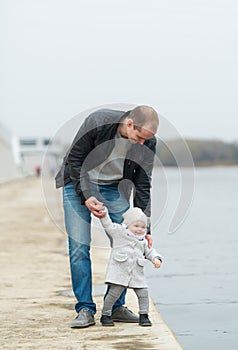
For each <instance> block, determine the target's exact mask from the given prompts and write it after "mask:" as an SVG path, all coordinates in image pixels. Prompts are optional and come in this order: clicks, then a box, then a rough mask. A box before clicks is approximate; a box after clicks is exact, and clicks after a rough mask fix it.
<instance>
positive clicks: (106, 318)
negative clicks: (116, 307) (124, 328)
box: [100, 315, 114, 326]
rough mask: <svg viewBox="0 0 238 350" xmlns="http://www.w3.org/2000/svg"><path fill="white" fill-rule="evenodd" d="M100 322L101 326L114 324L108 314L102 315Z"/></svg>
mask: <svg viewBox="0 0 238 350" xmlns="http://www.w3.org/2000/svg"><path fill="white" fill-rule="evenodd" d="M100 322H101V324H102V326H114V322H113V320H112V319H111V316H108V315H102V316H101V318H100Z"/></svg>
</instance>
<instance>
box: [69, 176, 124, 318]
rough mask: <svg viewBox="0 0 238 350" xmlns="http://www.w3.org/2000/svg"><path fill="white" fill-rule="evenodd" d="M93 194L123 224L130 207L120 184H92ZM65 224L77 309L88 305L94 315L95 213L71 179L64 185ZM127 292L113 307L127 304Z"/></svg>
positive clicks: (115, 219)
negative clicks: (124, 215)
mask: <svg viewBox="0 0 238 350" xmlns="http://www.w3.org/2000/svg"><path fill="white" fill-rule="evenodd" d="M90 189H91V193H92V195H93V196H94V197H96V198H97V199H98V200H99V201H101V202H103V203H104V204H105V206H107V208H108V212H109V215H110V217H111V219H112V221H113V222H117V223H121V222H122V214H123V213H124V212H125V211H126V210H127V209H128V208H129V203H128V201H127V200H126V199H125V198H123V197H122V196H121V195H120V193H119V191H118V186H117V185H108V186H98V185H95V184H90ZM63 206H64V216H65V227H66V231H67V233H68V240H69V258H70V271H71V279H72V288H73V292H74V294H75V297H76V299H77V303H76V305H75V310H76V312H77V313H78V312H79V311H80V310H81V309H82V308H87V309H88V310H89V311H90V312H91V313H92V314H93V315H94V314H95V313H96V304H95V303H94V302H93V299H92V270H91V259H90V242H91V212H90V211H89V210H88V208H87V207H86V206H85V205H82V204H81V198H80V197H79V196H78V195H77V193H76V192H75V190H74V186H73V183H72V182H70V183H68V184H67V185H65V186H64V188H63ZM125 294H126V290H125V292H123V293H122V295H121V296H120V298H119V299H118V300H117V301H116V303H115V304H114V306H113V310H114V309H116V308H117V307H119V306H121V305H123V304H125Z"/></svg>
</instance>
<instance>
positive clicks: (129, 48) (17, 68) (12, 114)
mask: <svg viewBox="0 0 238 350" xmlns="http://www.w3.org/2000/svg"><path fill="white" fill-rule="evenodd" d="M237 18H238V2H237V1H236V0H180V1H178V0H167V1H162V0H146V1H141V0H120V1H117V0H100V1H98V0H86V1H82V0H67V1H62V0H38V1H37V0H20V1H19V0H0V50H1V55H0V74H1V79H0V94H1V102H0V121H1V122H2V123H4V125H5V126H6V127H7V128H8V129H10V131H11V132H12V133H13V134H14V135H16V136H21V137H23V136H47V137H48V136H50V137H51V136H54V135H55V133H56V132H57V131H58V130H59V129H61V128H63V126H64V124H65V123H67V121H69V120H70V119H71V118H72V117H74V116H76V115H78V114H79V113H81V112H82V111H85V110H88V109H91V108H95V107H100V106H105V105H108V104H120V103H122V104H133V105H140V104H146V105H150V106H152V107H154V108H155V109H156V110H157V111H158V113H159V114H160V115H161V116H163V118H164V119H165V120H168V122H169V123H171V124H172V125H173V126H174V128H176V130H178V132H179V133H180V134H181V135H182V136H183V137H185V138H200V139H207V138H210V139H221V140H225V141H228V142H230V141H234V140H236V141H237V140H238V98H237V92H238V65H237V62H238V21H237Z"/></svg>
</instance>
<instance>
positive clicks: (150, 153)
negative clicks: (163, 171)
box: [56, 106, 159, 328]
mask: <svg viewBox="0 0 238 350" xmlns="http://www.w3.org/2000/svg"><path fill="white" fill-rule="evenodd" d="M158 125H159V119H158V114H157V112H156V111H155V110H154V109H153V108H152V107H149V106H138V107H135V108H134V109H133V110H131V111H127V112H123V111H117V110H110V109H101V110H98V111H96V112H94V113H92V114H90V115H89V116H88V117H87V118H86V119H85V121H84V122H83V124H82V126H81V127H80V129H79V131H78V133H77V135H76V137H75V139H74V141H73V143H72V145H71V147H70V149H69V151H68V153H67V155H66V156H65V158H64V161H63V165H62V167H61V169H60V171H59V172H58V174H57V176H56V187H57V188H59V187H63V206H64V214H65V226H66V231H67V233H68V237H69V256H70V269H71V278H72V287H73V291H74V294H75V296H76V299H77V303H76V305H75V310H76V312H77V313H78V315H77V317H76V318H75V320H73V321H72V323H71V327H72V328H84V327H88V326H91V325H94V324H95V321H94V314H95V313H96V305H95V303H94V302H93V299H92V273H91V260H90V241H91V227H90V225H91V214H93V215H95V216H96V217H98V218H101V217H102V216H103V214H102V213H100V211H101V210H102V209H103V208H104V205H106V206H107V208H108V212H109V215H110V217H111V219H112V220H113V221H114V222H117V223H121V222H122V214H123V213H124V212H125V211H126V210H127V209H128V208H129V201H130V197H131V194H132V193H133V196H134V198H133V205H134V206H136V207H139V208H141V209H142V210H143V212H144V213H145V214H146V215H147V217H148V218H149V217H150V187H151V174H152V169H153V161H154V154H155V149H156V138H155V133H156V132H157V129H158ZM149 230H150V228H149V226H148V232H149ZM147 239H148V245H149V246H151V244H152V241H151V238H150V235H149V234H148V235H147ZM124 304H125V293H123V294H122V295H121V296H120V298H119V299H118V300H117V302H116V303H115V305H114V307H113V314H112V319H113V320H114V321H120V322H138V317H137V316H136V315H134V314H133V313H132V312H131V311H130V310H128V309H127V308H126V307H125V306H123V305H124Z"/></svg>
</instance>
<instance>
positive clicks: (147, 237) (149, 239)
mask: <svg viewBox="0 0 238 350" xmlns="http://www.w3.org/2000/svg"><path fill="white" fill-rule="evenodd" d="M145 238H146V239H147V241H148V248H151V247H152V243H153V241H152V237H151V235H148V234H147V235H146V236H145Z"/></svg>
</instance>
